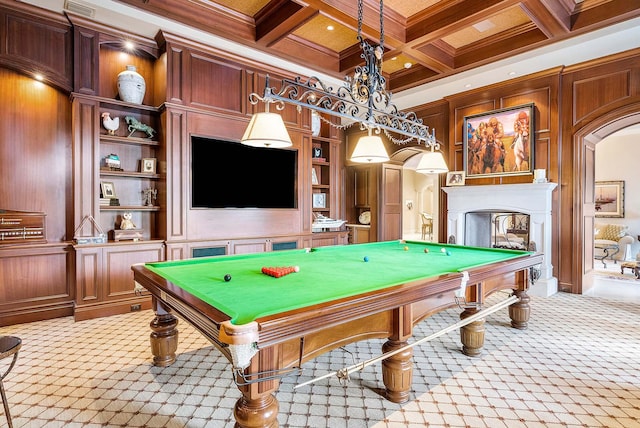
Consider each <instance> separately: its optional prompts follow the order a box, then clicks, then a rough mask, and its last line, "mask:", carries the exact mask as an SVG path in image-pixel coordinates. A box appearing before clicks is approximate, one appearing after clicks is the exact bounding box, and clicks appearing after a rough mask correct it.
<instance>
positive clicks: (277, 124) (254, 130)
mask: <svg viewBox="0 0 640 428" xmlns="http://www.w3.org/2000/svg"><path fill="white" fill-rule="evenodd" d="M240 142H241V143H242V144H245V145H247V146H253V147H272V148H282V147H291V146H292V145H293V143H292V142H291V138H290V137H289V133H288V132H287V128H286V127H285V126H284V121H283V120H282V116H280V115H279V114H277V113H269V112H262V113H256V114H254V115H253V117H251V121H250V122H249V126H247V130H246V131H244V135H243V136H242V140H241V141H240Z"/></svg>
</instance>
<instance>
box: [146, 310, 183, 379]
mask: <svg viewBox="0 0 640 428" xmlns="http://www.w3.org/2000/svg"><path fill="white" fill-rule="evenodd" d="M154 306H155V312H156V316H155V318H154V319H153V320H152V321H151V323H150V324H149V326H150V327H151V335H150V340H151V353H152V354H153V365H154V366H158V367H167V366H170V365H171V364H172V363H173V362H174V361H175V360H176V350H177V349H178V329H177V328H176V326H177V325H178V319H177V318H176V317H174V316H173V314H171V313H170V312H168V311H166V310H165V309H164V307H163V306H162V305H161V304H159V303H158V302H157V301H156V299H155V298H154Z"/></svg>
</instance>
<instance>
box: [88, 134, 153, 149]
mask: <svg viewBox="0 0 640 428" xmlns="http://www.w3.org/2000/svg"><path fill="white" fill-rule="evenodd" d="M100 141H101V142H102V143H113V144H134V145H143V146H158V145H159V144H160V143H159V142H158V141H157V140H151V139H149V138H139V137H120V136H117V135H109V134H102V135H100Z"/></svg>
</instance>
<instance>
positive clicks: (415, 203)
mask: <svg viewBox="0 0 640 428" xmlns="http://www.w3.org/2000/svg"><path fill="white" fill-rule="evenodd" d="M422 153H423V152H417V154H415V155H414V156H412V157H410V158H408V159H407V160H406V161H405V163H404V164H403V167H402V200H403V208H402V209H403V213H402V239H408V240H422V241H429V242H437V241H438V233H437V231H438V211H439V208H440V207H439V193H440V177H439V175H438V174H420V173H417V172H416V166H417V165H418V162H419V161H420V158H421V156H422Z"/></svg>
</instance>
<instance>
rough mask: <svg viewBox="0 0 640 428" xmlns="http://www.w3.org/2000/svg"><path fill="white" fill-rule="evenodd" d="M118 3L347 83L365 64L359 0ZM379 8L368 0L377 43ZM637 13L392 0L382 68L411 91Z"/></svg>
mask: <svg viewBox="0 0 640 428" xmlns="http://www.w3.org/2000/svg"><path fill="white" fill-rule="evenodd" d="M116 1H118V2H120V3H124V4H127V5H130V6H132V7H136V8H139V9H142V10H145V11H147V12H149V13H154V14H157V15H160V16H162V17H165V18H168V19H172V20H174V21H178V22H180V23H182V24H185V25H189V26H192V27H195V28H197V29H200V30H203V31H207V32H210V33H212V34H215V35H216V36H220V37H224V38H227V39H229V40H233V41H235V42H239V43H243V44H245V45H247V46H250V47H253V48H256V49H259V50H262V51H265V52H267V53H270V54H272V55H274V56H276V57H280V58H283V59H286V60H288V61H292V62H295V63H299V64H301V65H304V66H306V67H309V68H311V69H315V70H317V71H319V72H323V73H325V74H329V75H333V76H335V77H337V78H340V79H342V78H344V77H345V76H347V75H350V74H351V73H352V72H353V69H354V68H355V67H356V66H357V65H360V64H362V63H363V60H362V58H361V56H360V54H361V51H360V46H359V44H358V42H357V39H356V35H357V29H358V16H357V15H358V9H357V2H356V1H354V0H304V1H300V0H242V1H238V0H189V1H188V2H185V1H183V0H116ZM379 8H380V3H378V2H377V1H376V0H364V7H363V22H362V35H363V37H365V38H366V39H367V40H369V43H370V44H378V43H379V37H380V15H379ZM638 16H640V0H411V1H408V0H386V1H384V19H383V23H384V26H383V30H384V35H385V43H384V46H385V51H386V52H387V53H385V56H384V58H383V73H384V74H385V77H386V78H387V85H388V88H391V89H394V90H396V91H397V90H403V89H409V88H411V87H413V86H417V85H420V84H423V83H427V82H430V81H434V80H437V79H439V78H442V77H444V76H449V75H452V74H456V73H459V72H462V71H466V70H469V69H471V68H474V67H478V66H480V65H485V64H488V63H491V62H493V61H496V60H499V59H503V58H506V57H508V56H512V55H515V54H517V53H522V52H525V51H527V50H531V49H534V48H538V47H542V46H544V45H546V44H549V43H553V42H557V41H560V40H565V39H567V38H571V37H575V36H578V35H582V34H585V33H588V32H590V31H593V30H597V29H601V28H604V27H607V26H610V25H613V24H617V23H619V22H622V21H625V20H629V19H632V18H636V17H638ZM329 25H331V26H333V28H334V29H333V31H328V30H327V26H329ZM485 26H488V27H490V28H486V29H484V30H483V28H484V27H485ZM394 57H395V58H396V59H395V60H394V59H393V58H394ZM408 62H410V63H411V64H412V65H411V68H405V66H404V64H405V63H408Z"/></svg>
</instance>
